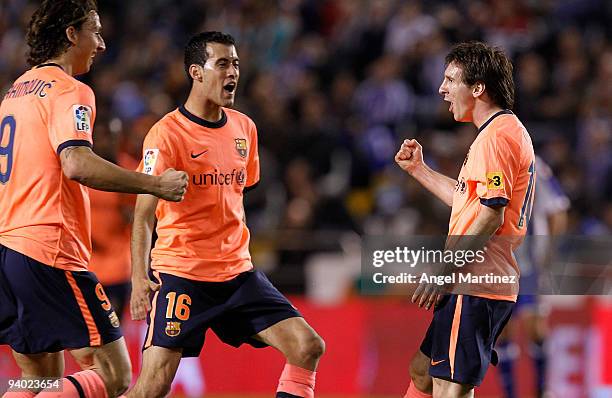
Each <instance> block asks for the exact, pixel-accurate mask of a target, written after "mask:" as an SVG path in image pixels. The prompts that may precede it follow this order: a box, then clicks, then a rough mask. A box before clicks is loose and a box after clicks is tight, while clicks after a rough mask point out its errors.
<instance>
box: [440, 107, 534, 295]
mask: <svg viewBox="0 0 612 398" xmlns="http://www.w3.org/2000/svg"><path fill="white" fill-rule="evenodd" d="M534 187H535V156H534V152H533V145H532V143H531V138H530V136H529V133H527V130H526V129H525V127H524V126H523V125H522V124H521V122H520V121H519V120H518V118H517V117H516V116H515V115H514V114H513V113H512V112H510V111H500V112H498V113H496V114H495V115H493V116H492V117H491V118H490V119H489V120H488V121H487V122H486V123H485V124H484V125H482V126H481V127H480V129H479V134H478V136H477V137H476V139H475V140H474V142H473V143H472V145H471V147H470V150H469V152H468V155H467V156H466V158H465V161H464V162H463V167H461V171H460V173H459V178H458V181H457V185H456V188H455V193H454V196H453V206H452V212H451V218H450V225H449V232H448V233H449V235H454V236H459V235H465V234H466V233H467V231H468V229H469V227H470V226H471V225H472V223H473V222H474V220H475V219H476V217H477V215H478V212H479V210H480V208H481V206H482V205H489V206H496V205H503V206H505V213H504V222H503V224H502V226H501V227H500V228H499V229H498V230H497V232H496V233H495V235H496V237H495V238H494V239H493V240H492V242H490V243H495V242H497V243H498V244H493V245H491V244H489V245H488V246H489V252H488V256H489V258H488V260H489V261H487V262H486V263H485V264H479V265H478V267H479V268H478V272H479V274H483V275H484V274H486V273H488V272H492V273H494V274H496V275H497V274H500V275H515V276H518V275H519V268H518V265H517V263H516V260H515V258H514V255H513V254H512V252H513V250H514V249H516V247H518V245H520V243H521V242H522V240H523V237H524V236H525V233H526V231H527V223H528V221H529V217H530V212H531V207H532V204H533V196H534V195H533V192H534ZM480 288H481V289H482V290H481V292H476V293H475V294H473V295H475V296H481V297H488V298H496V299H509V300H513V301H514V300H516V295H515V292H514V291H513V292H512V294H507V292H506V294H501V295H500V294H496V293H500V291H499V288H500V287H499V286H481V287H480Z"/></svg>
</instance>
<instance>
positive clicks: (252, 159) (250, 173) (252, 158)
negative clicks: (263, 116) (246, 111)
mask: <svg viewBox="0 0 612 398" xmlns="http://www.w3.org/2000/svg"><path fill="white" fill-rule="evenodd" d="M249 145H250V148H249V155H248V160H247V180H246V187H247V188H250V187H253V186H254V185H255V184H257V183H258V182H259V150H258V149H257V127H256V126H255V123H253V122H251V123H250V143H249Z"/></svg>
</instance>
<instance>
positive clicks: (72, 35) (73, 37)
mask: <svg viewBox="0 0 612 398" xmlns="http://www.w3.org/2000/svg"><path fill="white" fill-rule="evenodd" d="M66 38H67V39H68V41H69V42H70V44H72V45H73V46H76V43H77V30H76V28H75V27H74V26H69V27H67V28H66Z"/></svg>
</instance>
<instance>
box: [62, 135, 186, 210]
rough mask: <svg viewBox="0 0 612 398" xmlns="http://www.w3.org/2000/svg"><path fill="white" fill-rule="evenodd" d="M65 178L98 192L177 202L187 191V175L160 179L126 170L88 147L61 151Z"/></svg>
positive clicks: (166, 174) (170, 172) (166, 175)
mask: <svg viewBox="0 0 612 398" xmlns="http://www.w3.org/2000/svg"><path fill="white" fill-rule="evenodd" d="M60 160H61V164H62V170H63V172H64V174H65V175H66V177H68V178H69V179H71V180H73V181H77V182H79V183H80V184H83V185H85V186H88V187H90V188H94V189H98V190H101V191H113V192H126V193H147V194H151V195H155V196H158V197H160V198H162V199H166V200H171V201H180V200H182V198H183V195H184V194H185V190H186V188H187V174H186V173H185V172H182V171H175V170H172V169H169V170H166V171H165V172H164V173H163V174H162V175H160V176H151V175H147V174H143V173H138V172H135V171H130V170H126V169H124V168H121V167H119V166H117V165H115V164H113V163H111V162H108V161H106V160H104V159H102V158H101V157H99V156H98V155H96V154H95V153H94V152H93V151H92V150H91V149H90V148H89V147H86V146H71V147H68V148H66V149H64V150H62V151H61V153H60Z"/></svg>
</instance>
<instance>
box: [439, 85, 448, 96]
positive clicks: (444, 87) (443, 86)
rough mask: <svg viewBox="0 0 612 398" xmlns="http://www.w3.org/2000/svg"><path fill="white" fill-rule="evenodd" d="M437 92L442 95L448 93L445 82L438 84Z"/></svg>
mask: <svg viewBox="0 0 612 398" xmlns="http://www.w3.org/2000/svg"><path fill="white" fill-rule="evenodd" d="M438 93H439V94H440V95H444V94H446V93H448V90H447V89H446V83H445V82H442V84H440V87H439V88H438Z"/></svg>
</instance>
